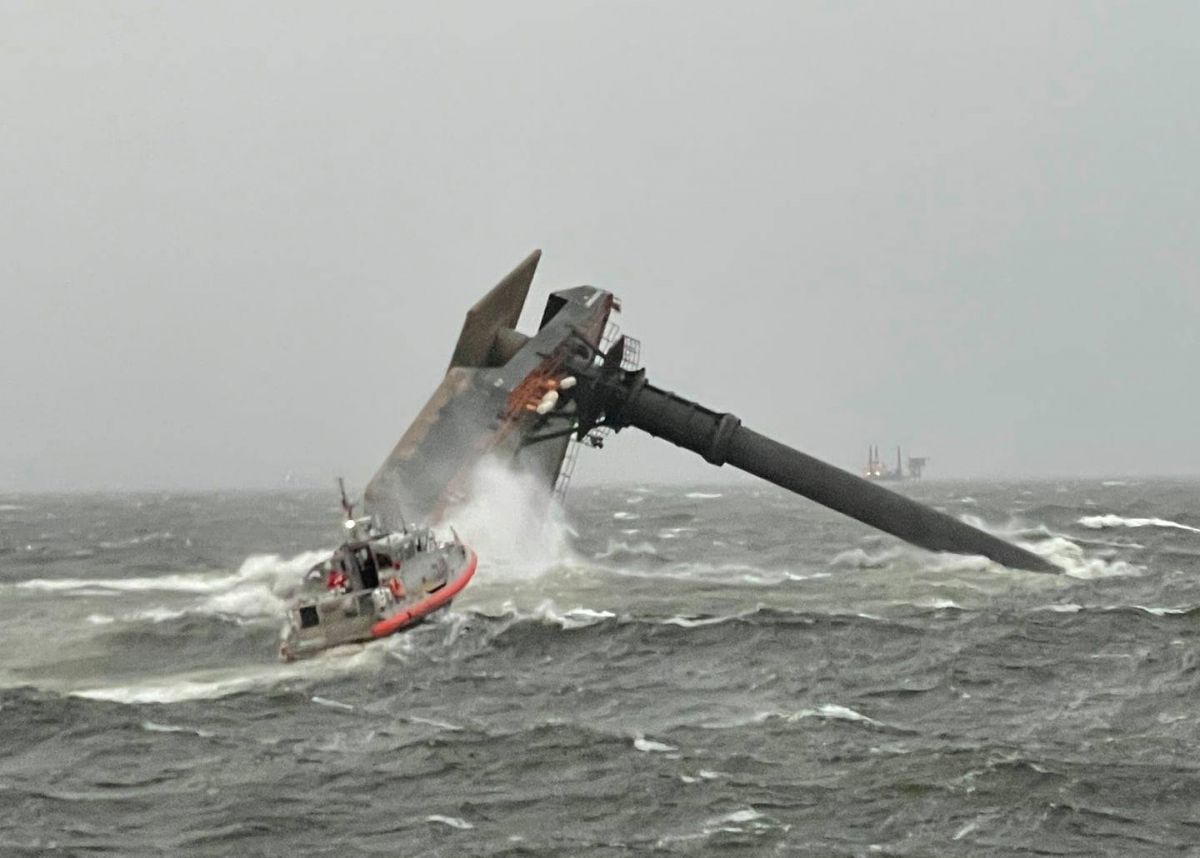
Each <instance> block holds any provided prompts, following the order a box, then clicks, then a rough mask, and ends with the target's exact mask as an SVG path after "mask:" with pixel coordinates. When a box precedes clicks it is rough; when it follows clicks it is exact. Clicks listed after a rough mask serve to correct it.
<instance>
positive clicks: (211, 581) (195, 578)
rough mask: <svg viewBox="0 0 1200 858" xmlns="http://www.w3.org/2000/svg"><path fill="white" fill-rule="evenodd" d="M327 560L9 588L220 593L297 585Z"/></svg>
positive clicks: (270, 557) (266, 559)
mask: <svg viewBox="0 0 1200 858" xmlns="http://www.w3.org/2000/svg"><path fill="white" fill-rule="evenodd" d="M328 556H329V552H328V551H305V552H302V553H300V554H297V555H295V556H294V557H290V558H283V557H281V556H280V555H278V554H253V555H251V556H250V557H247V558H246V559H245V560H244V561H243V562H242V565H241V567H240V568H239V569H238V571H237V572H235V573H233V574H229V573H227V572H220V571H209V572H193V573H174V574H170V575H147V576H129V577H127V578H31V579H29V580H27V581H20V582H18V583H17V584H15V585H13V586H15V587H17V588H18V589H21V590H39V591H44V592H67V593H69V592H72V591H88V592H94V591H101V590H108V591H111V592H114V593H140V592H154V591H159V592H173V593H193V594H205V593H221V592H228V591H230V590H232V589H234V588H236V587H238V586H241V585H244V584H247V583H265V584H271V583H275V582H280V583H283V582H284V581H285V580H286V579H294V580H295V581H298V580H299V577H300V575H302V574H303V573H304V571H306V570H307V569H309V568H310V567H311V566H313V565H314V564H315V563H318V562H319V561H321V560H323V559H324V558H326V557H328Z"/></svg>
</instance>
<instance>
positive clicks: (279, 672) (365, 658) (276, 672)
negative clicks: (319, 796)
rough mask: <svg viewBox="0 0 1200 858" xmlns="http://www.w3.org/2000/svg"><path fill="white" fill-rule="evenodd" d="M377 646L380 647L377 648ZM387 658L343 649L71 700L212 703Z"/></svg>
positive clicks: (112, 688) (373, 649)
mask: <svg viewBox="0 0 1200 858" xmlns="http://www.w3.org/2000/svg"><path fill="white" fill-rule="evenodd" d="M382 643H383V642H381V644H382ZM386 655H387V648H386V647H385V646H382V645H368V646H360V647H355V648H350V647H345V648H341V649H336V650H330V651H328V652H325V653H321V654H319V655H317V656H315V657H314V658H311V659H308V660H306V661H303V662H297V663H294V664H282V663H277V664H271V665H269V666H261V667H257V668H251V669H248V670H243V671H239V672H229V671H223V672H219V673H214V672H211V671H209V672H202V673H193V674H182V675H177V676H168V677H161V678H158V679H153V680H148V681H145V682H136V683H130V684H123V685H108V686H99V687H92V688H76V689H73V690H70V691H68V692H67V693H68V695H69V696H71V697H81V698H84V699H86V700H102V701H106V702H111V703H124V704H128V705H135V706H136V705H148V704H170V703H184V702H187V701H192V700H218V699H220V698H222V697H230V696H232V695H234V694H242V693H244V692H248V691H261V690H266V689H269V688H273V687H276V686H278V685H281V684H283V683H288V682H295V681H298V680H309V681H319V680H322V679H328V678H332V677H336V676H340V675H343V674H346V673H355V672H359V671H361V670H364V669H366V668H369V667H376V666H378V665H379V664H380V663H381V662H382V659H383V658H385V657H386Z"/></svg>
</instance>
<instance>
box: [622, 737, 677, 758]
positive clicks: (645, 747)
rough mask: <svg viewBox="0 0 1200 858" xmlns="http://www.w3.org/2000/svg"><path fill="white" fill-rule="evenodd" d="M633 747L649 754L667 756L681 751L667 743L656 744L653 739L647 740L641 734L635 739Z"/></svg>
mask: <svg viewBox="0 0 1200 858" xmlns="http://www.w3.org/2000/svg"><path fill="white" fill-rule="evenodd" d="M633 747H634V748H636V749H637V750H639V751H642V752H643V753H648V754H653V753H658V754H666V753H670V752H671V751H677V750H679V749H678V748H676V747H675V746H674V745H668V744H667V743H666V742H656V741H654V740H653V739H647V738H646V737H645V736H644V735H642V734H641V733H638V734H637V735H636V736H634V737H633Z"/></svg>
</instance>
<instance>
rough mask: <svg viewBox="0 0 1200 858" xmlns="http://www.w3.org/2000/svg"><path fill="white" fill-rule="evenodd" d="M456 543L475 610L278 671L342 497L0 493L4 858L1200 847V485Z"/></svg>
mask: <svg viewBox="0 0 1200 858" xmlns="http://www.w3.org/2000/svg"><path fill="white" fill-rule="evenodd" d="M901 490H902V491H904V492H905V493H908V494H911V495H912V496H914V497H916V498H918V499H920V500H922V501H925V502H927V503H929V504H932V505H934V506H937V507H940V508H943V509H945V510H946V511H948V512H949V513H951V514H953V515H956V516H962V517H964V518H966V519H967V520H969V521H972V522H974V523H977V524H981V525H983V526H985V527H987V528H988V529H990V530H993V531H994V532H997V533H1000V534H1002V535H1005V536H1007V537H1009V538H1011V539H1014V540H1017V541H1019V542H1021V543H1023V544H1026V545H1030V546H1032V547H1033V548H1034V550H1037V551H1039V552H1041V553H1043V554H1046V555H1048V556H1050V557H1052V558H1053V559H1055V560H1056V561H1057V562H1058V563H1059V564H1060V565H1061V566H1062V572H1061V573H1060V574H1056V575H1045V574H1034V573H1027V572H1015V571H1010V570H1006V569H1003V568H1000V567H997V566H995V565H992V564H990V563H987V562H985V561H983V560H981V559H979V558H970V557H958V556H950V555H931V554H928V553H925V552H922V551H919V550H917V549H913V548H909V547H906V546H904V545H902V544H901V543H899V542H897V541H896V540H894V539H892V538H890V537H887V536H883V535H880V534H878V533H875V532H874V531H871V530H869V529H868V528H866V527H864V526H861V525H859V524H857V523H855V522H852V521H849V520H847V519H843V518H841V517H839V516H837V515H835V514H833V513H829V512H827V511H825V510H822V509H820V508H818V507H815V506H813V505H812V504H810V503H807V502H805V501H803V500H800V499H797V498H794V497H791V496H789V495H787V494H785V493H783V492H780V491H777V490H774V489H772V488H769V487H764V486H760V485H758V484H745V483H740V484H737V485H733V486H729V485H721V486H640V485H624V486H605V487H591V488H587V487H584V488H576V489H574V490H573V491H572V494H571V496H570V497H569V498H568V502H567V504H566V511H565V515H564V516H554V515H552V516H551V517H550V519H549V521H550V523H549V524H548V525H546V529H545V530H544V531H537V528H534V530H535V532H534V533H532V534H531V533H523V534H521V535H520V538H515V536H516V534H515V531H516V530H519V529H521V528H523V527H524V528H526V529H528V528H527V527H526V525H527V523H525V524H522V523H520V522H519V521H517V519H516V518H514V514H513V511H512V510H508V509H499V508H497V509H495V510H494V511H493V512H494V514H493V512H484V513H483V514H476V515H475V516H474V517H468V520H466V521H464V522H463V523H462V525H461V527H462V529H463V530H464V531H465V532H464V537H465V538H467V539H468V540H469V541H472V542H474V543H475V544H476V547H477V548H478V549H479V553H480V557H481V563H480V571H479V573H478V574H477V575H476V577H475V580H474V581H473V582H472V584H471V585H470V586H469V587H468V588H467V589H466V591H464V593H463V595H462V596H461V597H460V598H459V599H458V600H457V601H456V602H455V604H454V606H453V608H452V609H451V611H450V612H449V613H448V614H446V615H444V616H442V617H441V618H440V619H438V620H437V621H435V622H431V623H427V624H426V625H424V626H422V627H420V628H418V629H416V630H415V631H413V632H411V633H409V634H405V635H402V636H397V637H393V638H390V639H388V640H385V641H380V642H377V643H374V644H371V645H368V646H365V647H356V648H350V649H347V650H344V651H336V652H330V653H327V654H325V655H323V656H321V657H318V658H316V659H313V660H310V661H304V662H299V663H293V664H284V663H281V662H280V661H278V660H277V657H276V649H277V645H278V639H279V630H280V626H281V624H282V615H281V611H282V608H283V604H284V602H283V598H284V597H285V596H286V594H287V592H288V589H289V588H290V587H292V586H294V584H295V583H296V582H297V581H298V579H299V576H300V575H301V574H302V572H303V571H304V570H305V569H306V568H307V567H308V566H309V565H310V564H312V563H313V562H315V561H316V560H317V559H319V558H320V556H321V553H322V552H323V551H327V550H328V549H330V548H331V547H332V546H333V544H334V541H335V540H336V539H337V537H338V532H339V528H338V526H337V525H338V510H337V504H336V499H335V498H334V497H333V495H332V493H326V492H313V493H280V494H249V493H229V494H144V495H134V494H130V495H4V496H0V855H3V856H6V858H7V856H35V855H37V856H40V855H46V854H50V855H55V854H60V855H80V856H83V855H88V856H92V855H119V856H166V855H169V856H177V855H188V856H191V855H196V856H225V855H228V856H259V855H262V856H288V857H289V858H293V856H339V858H341V856H359V855H389V856H392V855H404V856H420V855H430V856H434V855H436V856H468V855H469V856H474V855H547V856H548V855H587V856H627V855H631V854H662V855H671V854H683V855H688V854H691V855H721V854H738V855H797V856H805V855H811V856H843V855H844V856H859V855H862V856H874V855H911V856H915V855H971V856H976V855H1023V854H1037V855H1113V856H1130V855H1155V856H1157V855H1167V854H1183V855H1200V706H1198V705H1197V704H1198V703H1200V633H1198V629H1200V482H1195V481H1193V482H1188V481H1176V482H1170V481H1151V480H1136V479H1130V480H1088V481H1079V482H1063V483H1059V482H1008V483H998V482H993V483H984V482H971V483H948V482H924V483H915V484H909V485H906V486H903V487H902V489H901Z"/></svg>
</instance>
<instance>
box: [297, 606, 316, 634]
mask: <svg viewBox="0 0 1200 858" xmlns="http://www.w3.org/2000/svg"><path fill="white" fill-rule="evenodd" d="M319 622H321V620H320V619H319V618H318V617H317V606H316V605H305V606H304V607H303V608H301V609H300V628H302V629H311V628H312V627H313V626H315V625H317V624H318V623H319Z"/></svg>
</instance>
